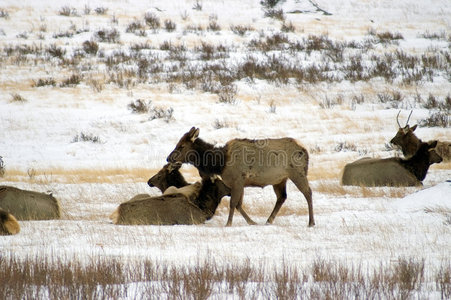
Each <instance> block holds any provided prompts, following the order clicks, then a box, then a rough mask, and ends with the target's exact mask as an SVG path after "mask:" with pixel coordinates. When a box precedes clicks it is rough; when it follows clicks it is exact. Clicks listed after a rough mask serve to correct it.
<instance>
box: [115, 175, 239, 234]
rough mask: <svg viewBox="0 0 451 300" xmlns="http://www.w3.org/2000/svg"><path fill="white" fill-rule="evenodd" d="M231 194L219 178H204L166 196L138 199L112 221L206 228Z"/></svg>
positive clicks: (140, 196)
mask: <svg viewBox="0 0 451 300" xmlns="http://www.w3.org/2000/svg"><path fill="white" fill-rule="evenodd" d="M177 172H178V171H177ZM163 180H164V179H163ZM157 184H158V183H157ZM169 190H171V188H169ZM229 194H230V189H229V188H227V187H226V186H225V185H224V183H223V182H222V180H220V179H219V178H204V179H202V182H201V183H200V182H197V183H195V184H191V185H186V186H184V187H181V188H179V189H176V190H173V191H172V192H169V191H168V193H166V194H164V195H162V196H156V197H151V196H148V197H145V195H138V196H135V197H133V198H132V199H131V200H129V201H127V202H124V203H122V204H121V205H119V207H118V208H117V210H116V211H115V212H114V213H113V214H112V215H111V216H110V218H111V219H112V220H113V223H114V224H122V225H174V224H186V225H190V224H202V223H204V222H205V221H206V220H209V219H211V218H212V217H213V215H214V213H215V211H216V208H217V207H218V205H219V203H220V202H221V199H222V198H223V197H224V196H226V195H229Z"/></svg>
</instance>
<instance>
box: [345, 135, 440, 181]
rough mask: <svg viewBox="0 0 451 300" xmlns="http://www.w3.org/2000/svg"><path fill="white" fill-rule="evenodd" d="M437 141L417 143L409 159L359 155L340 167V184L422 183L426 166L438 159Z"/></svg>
mask: <svg viewBox="0 0 451 300" xmlns="http://www.w3.org/2000/svg"><path fill="white" fill-rule="evenodd" d="M436 145H437V141H434V142H431V143H421V145H420V148H419V149H418V151H417V152H416V153H415V155H414V156H412V157H411V158H409V159H402V158H399V157H391V158H385V159H377V158H368V157H365V158H362V159H359V160H357V161H355V162H353V163H350V164H347V165H346V166H345V167H344V171H343V176H342V179H341V182H342V184H343V185H359V186H416V185H422V183H421V181H423V179H424V178H425V177H426V173H427V171H428V169H429V166H430V165H432V164H433V163H439V162H441V161H442V159H441V157H440V156H439V155H438V154H437V153H436V152H435V150H434V147H435V146H436Z"/></svg>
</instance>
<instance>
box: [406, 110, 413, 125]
mask: <svg viewBox="0 0 451 300" xmlns="http://www.w3.org/2000/svg"><path fill="white" fill-rule="evenodd" d="M412 113H413V110H411V111H410V114H409V117H408V118H407V122H406V126H407V125H409V120H410V116H411V115H412Z"/></svg>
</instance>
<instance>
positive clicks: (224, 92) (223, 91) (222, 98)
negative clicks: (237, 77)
mask: <svg viewBox="0 0 451 300" xmlns="http://www.w3.org/2000/svg"><path fill="white" fill-rule="evenodd" d="M237 91H238V88H237V86H236V85H235V84H229V85H223V86H222V87H221V88H220V89H219V94H218V96H219V102H221V103H228V104H234V103H235V102H236V94H237Z"/></svg>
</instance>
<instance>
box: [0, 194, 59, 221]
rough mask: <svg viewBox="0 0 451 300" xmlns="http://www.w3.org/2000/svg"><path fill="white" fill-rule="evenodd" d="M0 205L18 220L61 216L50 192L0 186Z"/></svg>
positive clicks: (47, 218)
mask: <svg viewBox="0 0 451 300" xmlns="http://www.w3.org/2000/svg"><path fill="white" fill-rule="evenodd" d="M0 207H2V208H3V209H4V210H6V211H8V212H9V213H11V214H12V215H14V216H15V217H16V218H17V219H18V220H52V219H59V218H60V216H61V212H60V206H59V203H58V201H57V200H56V199H55V197H53V196H52V194H44V193H38V192H33V191H27V190H21V189H18V188H15V187H11V186H0Z"/></svg>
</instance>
